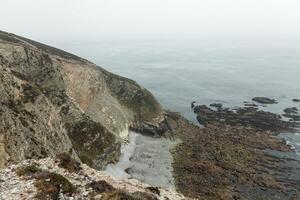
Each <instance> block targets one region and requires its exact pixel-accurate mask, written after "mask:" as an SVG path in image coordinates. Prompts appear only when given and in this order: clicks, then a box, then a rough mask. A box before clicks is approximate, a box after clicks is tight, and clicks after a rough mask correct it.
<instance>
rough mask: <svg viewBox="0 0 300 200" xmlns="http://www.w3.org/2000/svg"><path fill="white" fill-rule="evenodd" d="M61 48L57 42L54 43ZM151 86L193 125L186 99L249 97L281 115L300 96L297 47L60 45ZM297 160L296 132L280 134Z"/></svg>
mask: <svg viewBox="0 0 300 200" xmlns="http://www.w3.org/2000/svg"><path fill="white" fill-rule="evenodd" d="M58 46H59V45H58ZM60 46H61V47H62V48H63V49H65V50H67V51H70V52H73V53H75V54H77V55H79V56H81V57H84V58H86V59H88V60H90V61H92V62H94V63H96V64H98V65H99V66H101V67H103V68H105V69H107V70H109V71H111V72H114V73H116V74H119V75H122V76H125V77H128V78H131V79H133V80H135V81H137V82H138V83H139V84H141V85H142V86H144V87H145V88H147V89H148V90H150V91H151V92H152V93H153V94H154V95H155V96H156V98H157V99H158V100H159V101H160V102H161V104H162V105H163V106H164V107H165V108H167V109H170V110H172V111H177V112H180V113H182V114H183V115H184V116H185V117H187V118H188V119H189V120H191V121H193V122H194V123H197V121H196V116H195V115H194V113H193V112H192V111H191V108H190V103H191V102H192V101H196V102H197V104H210V103H215V102H217V103H222V104H223V105H224V106H226V107H227V106H229V107H234V106H242V105H243V102H244V101H251V99H252V97H255V96H265V97H270V98H274V99H276V100H277V101H278V102H279V103H278V104H274V105H269V106H267V107H260V109H263V110H267V111H271V112H275V113H279V114H282V113H283V109H284V108H287V107H297V108H298V109H299V110H300V103H294V102H293V101H292V99H293V98H299V99H300V45H299V44H293V43H290V44H285V43H284V42H283V43H281V44H276V41H274V43H272V42H271V43H269V44H262V43H249V44H239V43H238V42H236V43H234V44H231V43H230V44H229V43H225V44H224V43H222V44H219V43H214V44H209V43H205V44H202V43H197V42H195V43H192V42H191V43H179V42H177V43H171V42H169V43H164V42H157V41H155V42H99V43H93V44H77V45H68V46H64V45H60ZM280 136H281V137H282V138H284V139H285V140H287V143H289V144H291V145H293V147H294V149H295V150H296V152H298V155H297V154H293V155H292V157H293V158H296V159H299V160H300V154H299V152H300V131H299V133H296V134H289V133H282V134H281V135H280Z"/></svg>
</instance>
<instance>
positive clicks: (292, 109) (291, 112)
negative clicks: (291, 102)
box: [283, 107, 298, 114]
mask: <svg viewBox="0 0 300 200" xmlns="http://www.w3.org/2000/svg"><path fill="white" fill-rule="evenodd" d="M283 111H284V112H285V113H287V114H297V113H298V109H297V108H296V107H292V108H286V109H284V110H283Z"/></svg>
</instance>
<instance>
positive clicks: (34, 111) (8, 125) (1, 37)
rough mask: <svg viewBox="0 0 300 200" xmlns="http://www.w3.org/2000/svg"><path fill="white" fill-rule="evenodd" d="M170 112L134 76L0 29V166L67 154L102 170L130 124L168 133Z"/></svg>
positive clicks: (113, 157) (117, 149)
mask: <svg viewBox="0 0 300 200" xmlns="http://www.w3.org/2000/svg"><path fill="white" fill-rule="evenodd" d="M163 114H164V111H163V109H162V107H161V106H160V104H159V103H158V102H157V101H156V100H155V98H154V97H153V96H152V94H151V93H150V92H148V91H147V90H146V89H144V88H142V87H140V86H139V85H138V84H136V83H135V82H134V81H132V80H129V79H126V78H123V77H121V76H117V75H114V74H112V73H110V72H107V71H106V70H104V69H102V68H100V67H98V66H96V65H95V64H93V63H91V62H89V61H86V60H84V59H81V58H79V57H77V56H75V55H72V54H69V53H67V52H64V51H62V50H59V49H56V48H53V47H49V46H47V45H44V44H41V43H38V42H35V41H32V40H29V39H26V38H23V37H20V36H16V35H13V34H9V33H5V32H0V138H1V139H0V147H1V148H0V162H1V163H0V166H1V165H4V164H5V163H8V162H19V161H21V160H23V159H28V158H43V157H46V156H55V155H56V154H58V153H62V152H68V153H70V154H71V155H72V156H73V157H74V158H76V159H78V160H81V161H83V162H85V163H87V164H89V165H90V166H92V167H96V168H102V167H103V166H104V165H105V164H106V163H107V162H112V161H114V160H116V159H117V158H118V155H119V149H120V143H121V141H122V139H123V138H124V137H127V134H128V129H129V128H132V129H138V130H139V129H140V130H142V129H143V127H149V126H151V128H152V130H153V131H155V130H156V129H157V130H161V127H160V126H161V124H162V121H163V120H164V117H163Z"/></svg>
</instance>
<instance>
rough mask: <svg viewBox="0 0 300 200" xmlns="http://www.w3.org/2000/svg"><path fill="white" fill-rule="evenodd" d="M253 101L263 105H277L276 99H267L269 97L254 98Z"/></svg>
mask: <svg viewBox="0 0 300 200" xmlns="http://www.w3.org/2000/svg"><path fill="white" fill-rule="evenodd" d="M252 101H255V102H258V103H261V104H276V103H277V101H276V100H275V99H271V98H267V97H254V98H253V99H252Z"/></svg>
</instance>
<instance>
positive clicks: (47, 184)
mask: <svg viewBox="0 0 300 200" xmlns="http://www.w3.org/2000/svg"><path fill="white" fill-rule="evenodd" d="M16 174H17V175H18V176H28V177H30V178H33V179H36V182H35V187H36V188H37V189H38V193H37V195H36V199H39V200H44V199H45V200H46V199H47V200H48V199H58V196H59V192H60V191H62V192H63V193H64V194H72V193H74V192H75V190H76V188H75V187H74V186H73V185H72V184H71V183H70V182H69V181H68V179H66V178H65V177H64V176H62V175H60V174H56V173H52V172H48V171H45V170H42V169H40V168H38V167H37V166H36V165H34V164H32V165H27V166H21V167H19V168H17V170H16Z"/></svg>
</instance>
